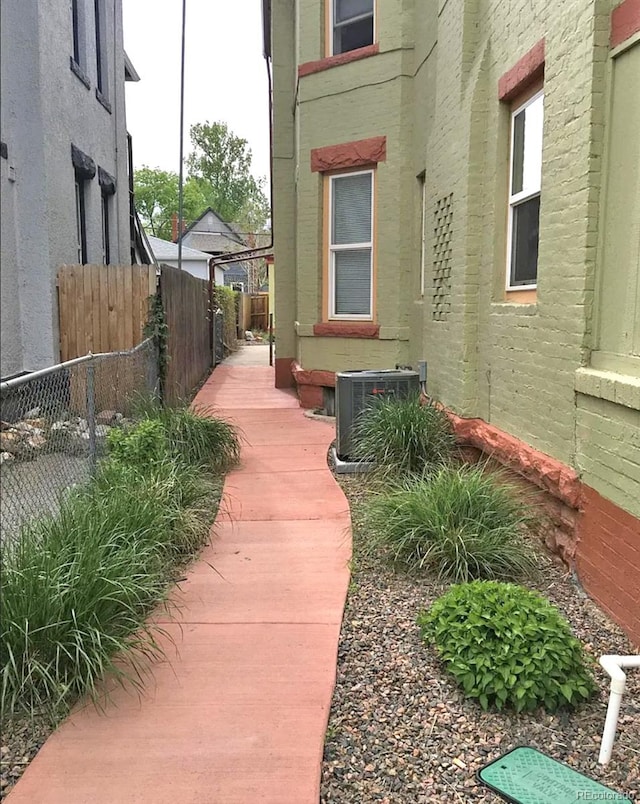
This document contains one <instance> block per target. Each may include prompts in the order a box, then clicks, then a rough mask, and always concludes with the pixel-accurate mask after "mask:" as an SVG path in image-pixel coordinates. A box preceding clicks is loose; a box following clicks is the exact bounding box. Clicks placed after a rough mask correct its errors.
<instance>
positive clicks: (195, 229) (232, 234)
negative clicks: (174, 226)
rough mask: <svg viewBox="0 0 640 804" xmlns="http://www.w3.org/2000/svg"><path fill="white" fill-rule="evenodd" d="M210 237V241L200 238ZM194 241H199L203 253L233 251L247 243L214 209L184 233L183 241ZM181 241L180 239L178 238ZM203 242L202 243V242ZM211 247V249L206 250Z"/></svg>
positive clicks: (208, 209)
mask: <svg viewBox="0 0 640 804" xmlns="http://www.w3.org/2000/svg"><path fill="white" fill-rule="evenodd" d="M201 235H209V236H210V237H209V239H205V238H203V237H199V236H201ZM187 237H188V238H189V240H191V241H193V240H195V239H198V241H199V242H198V243H197V245H198V247H199V248H201V249H202V250H203V251H208V252H210V251H214V250H215V251H218V252H221V251H225V252H227V251H232V250H233V248H235V249H236V250H237V247H238V246H239V245H240V246H244V245H245V242H244V240H243V239H242V238H241V237H240V235H239V234H238V233H237V232H236V231H235V230H234V228H233V226H232V225H231V224H229V223H227V222H226V221H224V220H223V219H222V218H221V217H220V215H218V213H217V212H216V211H215V209H213V208H212V207H207V208H206V209H205V211H204V212H203V213H202V215H200V217H199V218H197V219H196V220H195V221H193V223H191V224H190V225H189V226H188V227H187V228H186V229H185V230H184V232H183V234H182V240H184V239H185V238H187ZM178 239H180V238H178ZM200 241H202V242H200ZM205 245H211V248H205Z"/></svg>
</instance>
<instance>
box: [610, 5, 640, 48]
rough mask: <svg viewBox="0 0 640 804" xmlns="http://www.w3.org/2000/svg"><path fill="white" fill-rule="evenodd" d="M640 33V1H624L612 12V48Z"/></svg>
mask: <svg viewBox="0 0 640 804" xmlns="http://www.w3.org/2000/svg"><path fill="white" fill-rule="evenodd" d="M638 31H640V0H624V2H622V3H620V5H619V6H616V8H614V9H613V11H612V12H611V47H617V46H618V45H620V44H622V43H623V42H624V41H625V40H626V39H629V37H631V36H633V35H634V34H635V33H638Z"/></svg>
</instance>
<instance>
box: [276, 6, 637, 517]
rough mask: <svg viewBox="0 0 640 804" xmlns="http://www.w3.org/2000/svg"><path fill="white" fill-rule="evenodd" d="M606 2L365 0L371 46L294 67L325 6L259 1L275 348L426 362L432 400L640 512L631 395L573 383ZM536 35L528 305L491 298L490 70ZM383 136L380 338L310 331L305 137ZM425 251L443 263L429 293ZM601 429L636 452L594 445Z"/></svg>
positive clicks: (342, 365) (313, 227) (493, 113)
mask: <svg viewBox="0 0 640 804" xmlns="http://www.w3.org/2000/svg"><path fill="white" fill-rule="evenodd" d="M294 5H297V16H296V15H295V13H293V14H292V8H293V7H294ZM614 5H615V4H614V2H612V0H566V1H565V2H563V3H557V2H552V1H551V0H544V2H543V0H540V2H536V3H534V4H532V3H531V2H530V1H529V0H466V1H465V0H446V1H445V0H430V1H429V2H423V0H420V1H418V0H415V2H413V0H378V4H377V7H378V10H379V15H378V21H377V27H378V41H379V49H380V53H379V55H376V56H373V57H369V58H366V59H363V60H360V61H356V62H352V63H349V64H345V65H342V66H339V67H334V68H332V69H329V70H326V71H323V72H318V73H316V74H313V75H308V76H305V77H303V78H301V79H299V80H298V79H297V65H298V64H302V63H304V62H307V61H312V60H316V59H320V58H322V57H323V56H324V19H325V17H324V3H323V1H322V0H298V3H297V4H294V3H293V2H286V0H274V31H275V32H277V39H278V42H277V43H276V44H277V46H276V45H275V44H274V48H275V58H274V61H275V64H274V71H275V72H276V83H275V100H276V115H275V122H276V130H275V137H276V146H277V148H276V150H277V154H276V157H277V158H276V162H275V164H276V177H275V197H276V209H275V241H276V247H275V251H276V255H275V256H276V263H277V265H278V280H277V281H278V291H277V294H276V296H277V301H276V304H277V309H276V317H277V319H278V354H279V356H285V355H287V356H288V355H289V354H291V356H295V357H297V359H298V360H299V362H300V363H301V365H302V366H303V367H304V368H305V369H325V370H331V371H337V370H340V369H346V368H358V367H362V368H374V367H381V368H386V367H391V366H393V365H395V364H396V363H407V362H408V363H412V364H413V365H416V362H417V361H418V360H419V359H422V358H425V359H427V361H428V365H429V391H430V393H431V394H432V395H433V396H435V397H437V398H438V399H440V400H441V401H442V402H443V403H445V404H446V405H448V406H449V407H450V408H452V409H453V410H455V411H457V412H458V413H460V414H462V415H465V416H472V417H475V416H477V417H481V418H483V419H485V420H486V421H488V422H491V423H492V424H494V425H495V426H497V427H499V428H501V429H503V430H505V431H506V432H508V433H510V434H512V435H514V436H516V437H517V438H519V439H521V440H522V441H524V442H526V443H527V444H530V445H531V446H533V447H535V448H536V449H539V450H541V451H542V452H545V453H547V454H549V455H551V456H553V457H555V458H557V459H559V460H561V461H563V462H565V463H567V464H569V465H571V466H574V467H575V468H577V469H578V470H579V471H580V472H581V474H582V476H583V479H584V480H585V482H587V483H589V484H590V485H592V486H593V487H594V488H595V489H596V490H598V491H600V493H601V494H603V495H604V496H606V497H607V498H609V499H611V500H613V501H614V502H616V503H617V504H618V505H621V506H622V507H623V508H625V509H626V510H632V512H634V513H636V514H638V510H637V506H638V502H637V501H638V500H639V499H640V477H638V465H639V463H640V458H638V454H639V453H640V450H638V449H637V445H638V431H639V428H640V403H638V404H636V403H633V402H632V403H631V404H629V399H635V397H634V396H633V395H634V393H635V391H634V390H633V389H631V390H629V389H628V388H627V387H626V385H628V384H629V383H628V382H627V383H626V385H625V380H624V377H623V378H621V379H620V380H619V381H617V382H618V386H619V388H620V389H621V390H619V393H620V394H621V395H624V394H626V397H625V399H626V402H625V403H624V404H616V403H615V397H612V398H611V399H606V398H603V397H599V396H598V391H597V389H596V390H594V389H595V388H596V385H597V382H596V379H597V378H596V379H593V380H590V379H589V378H587V379H586V380H585V379H584V378H583V379H581V380H577V379H576V372H577V371H578V370H579V369H581V368H584V367H589V365H590V359H591V358H590V355H591V350H592V349H596V348H597V347H598V332H599V329H598V322H599V321H600V320H601V318H599V316H602V315H605V316H606V315H611V309H610V308H611V305H609V306H607V304H606V303H605V301H603V298H604V297H603V294H602V293H601V292H600V291H599V285H598V281H599V278H600V277H601V276H602V275H603V271H605V269H606V266H603V264H602V259H603V257H602V255H603V253H605V252H604V251H603V243H602V238H603V228H604V227H603V225H602V224H601V225H599V222H600V221H602V220H603V217H602V216H603V209H604V207H605V205H606V197H605V194H604V193H602V192H601V190H602V187H603V186H604V182H603V165H604V166H605V167H606V153H607V145H606V143H607V132H608V129H607V125H608V123H609V120H610V114H611V113H610V109H609V104H610V99H611V75H612V69H613V68H612V58H611V55H610V49H609V27H610V13H611V10H612V8H613V6H614ZM542 38H544V39H545V53H546V61H545V77H544V91H545V121H544V154H543V160H544V161H543V178H542V201H541V214H540V232H541V235H540V249H539V266H538V290H537V299H536V302H535V303H533V304H514V303H510V302H508V301H506V300H505V295H504V277H505V270H506V253H505V252H506V222H507V181H508V158H509V121H510V109H509V107H508V105H507V104H503V103H501V102H500V101H499V99H498V80H499V78H500V76H501V75H503V74H504V73H505V72H506V71H508V70H509V69H510V68H512V67H513V66H514V65H515V64H516V62H517V61H518V60H519V59H520V58H521V57H522V56H523V55H524V54H525V53H527V51H529V50H530V49H531V48H532V47H533V46H534V45H535V44H536V43H537V42H538V41H539V40H540V39H542ZM639 47H640V45H635V48H636V50H637V49H638V48H639ZM625 58H626V57H625ZM634 58H635V57H634ZM627 72H628V71H627ZM639 81H640V79H639ZM635 88H636V89H638V92H640V83H639V84H638V85H635ZM633 89H634V86H632V87H631V90H632V91H633ZM627 94H628V93H627ZM379 135H385V136H386V138H387V160H386V162H384V163H380V165H379V166H378V171H377V186H376V189H377V202H376V207H377V222H378V231H377V266H378V274H377V275H378V290H377V323H379V324H380V326H381V338H380V339H378V340H359V339H345V338H330V337H322V338H318V337H314V336H313V324H314V323H316V322H318V321H320V320H321V318H322V178H321V176H320V174H318V173H312V172H311V170H310V151H311V149H312V148H317V147H322V146H326V145H334V144H339V143H344V142H350V141H352V140H359V139H364V138H367V137H374V136H379ZM278 148H279V149H280V150H279V151H278ZM291 149H292V152H293V158H292V157H291V155H290V153H291ZM285 152H286V153H285ZM422 173H424V176H425V182H426V188H427V203H428V208H427V218H426V219H427V239H426V254H425V257H426V282H425V292H424V295H421V293H420V231H421V223H420V206H421V195H420V182H419V179H418V176H419V175H420V174H422ZM608 197H610V195H609V196H608ZM636 203H637V202H636ZM443 210H444V212H443ZM638 213H639V214H638V219H640V209H639V210H638ZM443 243H444V244H445V245H443ZM436 261H438V266H439V269H440V270H441V271H442V270H444V272H445V273H447V277H446V279H445V280H442V281H440V284H439V287H438V289H436V288H434V279H438V277H437V276H436V275H435V268H434V262H436ZM443 265H444V266H445V268H444V269H442V266H443ZM440 279H441V277H440ZM436 290H438V293H437V294H436V295H437V299H436V300H435V301H438V302H439V303H440V304H441V306H439V307H437V308H436V307H435V304H434V294H435V293H436ZM601 308H603V309H601ZM434 314H435V315H434ZM577 383H578V384H577ZM587 386H588V389H587ZM580 389H582V390H580ZM585 389H587V390H588V392H586V390H585ZM625 389H626V390H625ZM621 398H622V397H621ZM612 399H613V401H611V400H612ZM634 405H635V406H634ZM591 430H594V431H595V432H596V434H594V435H593V437H592V438H590V437H589V433H590V431H591ZM604 433H607V434H608V436H607V437H610V438H612V439H614V440H616V442H617V441H619V442H621V443H625V444H631V445H634V444H635V447H636V448H635V450H634V449H633V448H632V447H629V448H626V447H625V450H626V451H624V450H623V449H622V448H621V449H620V450H618V451H616V450H613V449H609V448H608V447H607V437H605V436H604V435H603V434H604ZM623 453H624V454H623Z"/></svg>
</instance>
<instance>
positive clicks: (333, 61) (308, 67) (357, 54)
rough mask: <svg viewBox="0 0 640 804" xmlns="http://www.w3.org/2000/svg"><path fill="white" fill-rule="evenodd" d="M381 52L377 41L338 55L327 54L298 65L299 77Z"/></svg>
mask: <svg viewBox="0 0 640 804" xmlns="http://www.w3.org/2000/svg"><path fill="white" fill-rule="evenodd" d="M379 52H380V46H379V45H378V43H377V42H375V43H374V44H373V45H367V46H366V47H359V48H358V49H357V50H349V51H348V52H347V53H339V54H338V55H337V56H327V57H326V58H324V59H318V60H317V61H305V62H304V64H300V65H298V78H304V76H305V75H313V73H321V72H322V71H323V70H330V69H331V68H332V67H339V66H340V65H341V64H349V63H350V62H352V61H359V60H360V59H366V58H368V57H369V56H375V55H377V54H378V53H379Z"/></svg>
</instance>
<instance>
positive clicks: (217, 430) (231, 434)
mask: <svg viewBox="0 0 640 804" xmlns="http://www.w3.org/2000/svg"><path fill="white" fill-rule="evenodd" d="M137 408H138V414H139V415H140V418H141V420H142V421H141V422H140V424H139V425H138V427H140V426H141V425H142V424H144V423H145V422H152V423H153V426H154V427H156V426H157V427H161V429H162V431H163V432H164V435H165V437H166V439H167V440H168V444H169V448H170V450H171V451H172V452H173V454H174V455H175V456H177V457H179V458H180V459H181V460H183V461H185V462H186V463H188V464H191V465H202V466H208V467H210V468H212V469H214V470H216V471H224V470H226V469H228V468H229V467H231V466H233V465H234V464H235V463H237V462H238V459H239V457H240V440H239V438H238V433H237V431H236V429H235V428H234V427H233V425H232V424H230V423H229V422H226V421H224V420H223V419H220V418H217V417H216V416H215V415H214V411H213V409H212V408H210V407H208V406H206V405H205V406H202V405H201V406H199V407H198V409H197V411H195V410H192V409H191V408H189V407H187V406H186V405H178V406H175V407H164V406H162V405H161V404H160V403H159V402H158V401H157V400H154V399H141V400H139V402H138V405H137ZM110 435H111V434H110Z"/></svg>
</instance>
